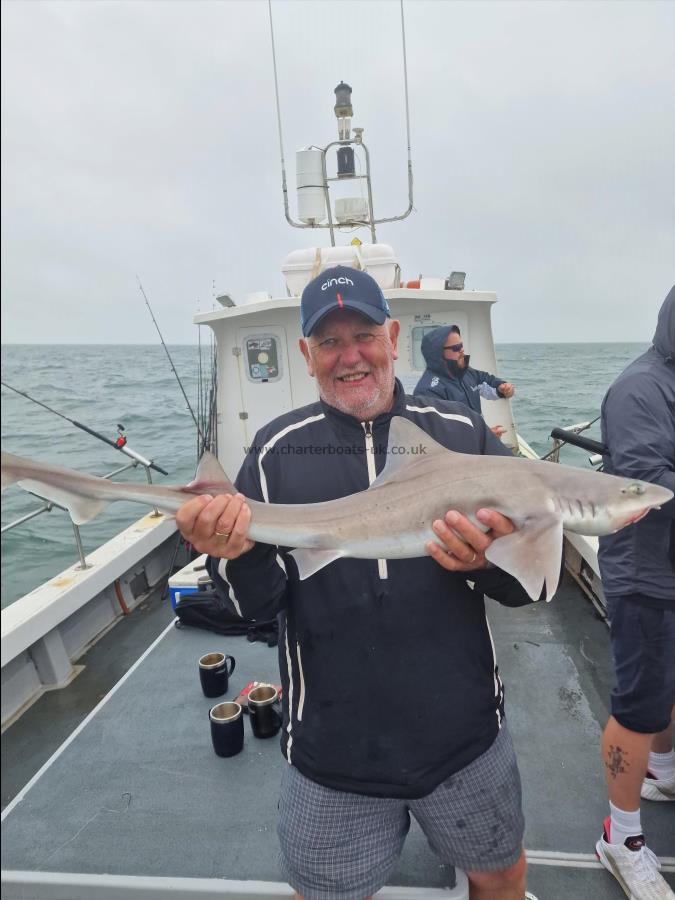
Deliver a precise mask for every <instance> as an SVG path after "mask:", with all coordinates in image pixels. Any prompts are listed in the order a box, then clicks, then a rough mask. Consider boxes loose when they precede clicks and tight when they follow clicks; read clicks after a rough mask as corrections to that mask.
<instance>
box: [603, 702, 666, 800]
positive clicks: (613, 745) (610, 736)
mask: <svg viewBox="0 0 675 900" xmlns="http://www.w3.org/2000/svg"><path fill="white" fill-rule="evenodd" d="M653 739H654V735H653V734H639V733H638V732H636V731H629V730H628V729H627V728H624V727H623V725H619V723H618V722H617V721H616V719H615V718H614V716H610V717H609V721H608V722H607V725H606V727H605V730H604V732H603V735H602V761H603V763H604V767H605V780H606V781H607V792H608V794H609V799H610V800H611V802H612V803H613V804H614V806H617V807H618V808H619V809H623V810H625V811H626V812H635V810H637V809H639V808H640V787H641V785H642V782H643V780H644V777H645V773H646V772H647V761H648V759H649V750H650V748H651V746H652V741H653Z"/></svg>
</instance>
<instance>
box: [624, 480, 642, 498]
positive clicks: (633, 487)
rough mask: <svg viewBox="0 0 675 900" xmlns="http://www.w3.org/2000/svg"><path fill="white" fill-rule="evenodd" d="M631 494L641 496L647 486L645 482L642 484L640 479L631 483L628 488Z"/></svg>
mask: <svg viewBox="0 0 675 900" xmlns="http://www.w3.org/2000/svg"><path fill="white" fill-rule="evenodd" d="M626 490H627V491H628V493H629V494H635V495H636V496H639V495H640V494H644V492H645V488H644V485H643V484H640V482H639V481H634V482H633V484H629V485H628V487H627V488H626Z"/></svg>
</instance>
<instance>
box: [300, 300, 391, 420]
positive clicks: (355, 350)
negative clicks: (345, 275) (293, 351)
mask: <svg viewBox="0 0 675 900" xmlns="http://www.w3.org/2000/svg"><path fill="white" fill-rule="evenodd" d="M398 333H399V323H398V322H396V321H394V320H387V321H386V322H385V323H384V325H376V324H375V323H374V322H371V321H370V320H369V319H367V318H366V317H365V316H362V315H361V314H360V313H357V312H353V311H352V310H347V309H343V310H336V311H335V312H332V313H329V315H327V316H326V317H325V318H324V319H322V320H321V322H320V323H319V324H318V325H317V326H316V328H315V329H314V331H313V332H312V334H311V336H310V337H308V338H307V339H305V340H301V341H300V349H301V351H302V354H303V356H304V357H305V362H306V363H307V371H308V372H309V374H310V375H312V376H313V377H314V378H316V380H317V383H318V386H319V394H320V396H321V399H322V400H323V401H324V402H325V403H328V404H329V405H330V406H334V407H335V408H336V409H339V410H340V412H343V413H346V414H347V415H350V416H354V417H355V418H356V419H358V420H359V421H360V422H366V421H369V420H371V419H374V418H375V417H376V416H379V415H381V414H382V413H384V412H387V411H388V410H390V409H391V407H392V405H393V402H394V381H395V376H394V360H395V359H396V358H397V352H396V341H397V339H398Z"/></svg>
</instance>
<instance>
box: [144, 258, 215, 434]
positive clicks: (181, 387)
mask: <svg viewBox="0 0 675 900" xmlns="http://www.w3.org/2000/svg"><path fill="white" fill-rule="evenodd" d="M136 278H137V279H138V286H139V288H140V289H141V294H143V299H144V300H145V305H146V306H147V307H148V310H149V311H150V316H151V317H152V321H153V322H154V325H155V328H156V329H157V334H158V335H159V339H160V341H161V342H162V347H164V352H165V353H166V355H167V357H168V360H169V363H170V364H171V368H172V369H173V374H174V375H175V376H176V381H177V382H178V387H179V388H180V389H181V391H182V392H183V397H185V402H186V403H187V408H188V409H189V410H190V415H191V416H192V421H193V422H194V423H195V428H196V429H197V434H198V435H199V437H200V438H201V439H202V442H203V441H204V434H203V433H202V430H201V428H200V427H199V422H198V421H197V417H196V416H195V414H194V412H193V411H192V407H191V406H190V401H189V400H188V396H187V394H186V393H185V388H184V387H183V382H182V381H181V380H180V376H179V374H178V372H177V371H176V367H175V366H174V364H173V360H172V359H171V354H170V353H169V348H168V347H167V346H166V344H165V343H164V338H163V337H162V332H161V331H160V330H159V325H158V324H157V319H155V314H154V313H153V311H152V307H151V306H150V301H149V300H148V298H147V295H146V293H145V291H144V290H143V285H142V284H141V279H140V278H139V277H138V275H137V276H136Z"/></svg>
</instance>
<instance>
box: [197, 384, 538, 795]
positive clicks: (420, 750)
mask: <svg viewBox="0 0 675 900" xmlns="http://www.w3.org/2000/svg"><path fill="white" fill-rule="evenodd" d="M393 415H400V416H404V417H405V418H407V419H410V420H411V421H413V422H414V423H415V424H416V425H418V426H419V427H420V428H422V429H423V430H424V431H425V432H427V433H428V434H430V435H431V436H432V437H433V438H434V439H435V440H437V441H438V442H439V443H441V444H443V445H445V446H446V447H449V448H451V449H453V450H458V451H460V452H465V453H478V454H485V453H490V454H501V455H505V454H506V453H507V452H508V451H507V450H506V448H505V447H503V445H502V444H501V443H500V442H499V441H498V440H497V439H496V438H495V437H494V435H493V434H492V433H491V432H490V430H489V429H488V428H487V426H486V425H485V422H484V421H483V419H482V418H481V417H480V416H477V415H476V414H475V413H473V412H471V411H470V410H468V409H467V408H466V406H463V405H459V404H456V403H446V402H443V401H441V400H436V401H430V400H429V399H428V398H417V397H410V396H406V395H405V394H404V392H403V388H402V386H401V385H400V383H399V382H397V384H396V395H395V403H394V407H393V409H392V410H391V412H389V413H386V414H384V415H381V416H378V417H377V418H376V419H375V420H374V422H372V423H365V425H364V424H363V423H360V422H358V421H357V420H356V419H355V418H353V417H351V416H347V415H344V414H343V413H341V412H339V411H338V410H336V409H334V408H332V407H330V406H328V405H327V404H325V403H323V402H317V403H313V404H311V405H309V406H305V407H303V408H302V409H297V410H294V411H293V412H290V413H286V414H284V415H282V416H280V417H279V418H277V419H275V420H274V421H273V422H271V423H270V424H269V425H267V426H266V427H265V428H263V429H261V431H260V432H259V433H258V435H257V436H256V439H255V444H254V446H253V448H252V449H251V451H250V452H249V454H248V455H247V457H246V458H245V460H244V463H243V465H242V468H241V471H240V472H239V476H238V479H237V488H238V490H240V491H241V492H242V493H244V494H245V495H246V496H247V497H251V498H253V499H256V500H264V501H267V502H270V503H313V502H319V501H325V500H334V499H337V498H338V497H344V496H346V495H348V494H353V493H355V492H357V491H363V490H366V488H368V486H369V484H370V483H371V482H372V481H373V480H374V478H375V474H376V473H379V472H380V471H381V470H382V469H383V467H384V464H385V461H386V447H387V439H388V434H389V423H390V420H391V417H392V416H393ZM369 448H372V449H369ZM288 550H289V548H287V547H279V548H277V547H273V546H269V545H266V544H260V543H258V544H256V545H255V546H254V547H253V549H252V550H250V551H249V552H248V553H245V554H243V555H242V556H240V557H239V558H238V559H236V560H232V561H230V562H226V561H224V560H219V559H217V558H211V559H209V561H208V568H209V571H210V573H211V575H212V577H213V578H214V580H215V581H216V583H217V584H218V585H219V586H220V587H221V588H222V590H223V593H224V595H225V596H226V597H227V598H228V602H229V604H230V606H231V608H232V609H233V610H234V611H235V612H237V613H238V614H239V615H242V616H245V617H253V618H260V619H268V618H271V617H272V616H274V615H275V614H278V613H281V616H280V620H281V626H282V628H281V637H280V643H279V666H280V672H281V682H282V685H283V706H284V710H283V712H284V723H283V728H282V741H281V744H282V751H283V753H284V755H285V756H286V758H287V760H288V761H289V762H291V763H292V764H293V765H295V766H296V767H297V768H298V769H299V770H300V771H301V772H302V773H303V774H304V775H306V776H307V777H308V778H311V779H313V780H314V781H317V782H319V783H320V784H324V785H326V786H328V787H331V788H335V789H337V790H345V791H351V792H355V793H361V794H369V795H373V796H385V797H421V796H424V795H426V794H428V793H429V792H430V791H432V790H433V789H434V788H435V787H437V785H438V784H440V783H441V782H442V781H443V780H445V779H446V778H447V777H449V776H450V775H451V774H452V773H453V772H456V771H457V770H458V769H461V768H463V767H464V766H466V765H468V764H469V763H470V762H472V761H473V760H474V759H476V758H477V757H478V756H480V754H482V753H483V752H484V751H485V750H487V749H488V747H490V745H491V744H492V742H493V741H494V739H495V737H496V735H497V733H498V730H499V728H500V725H501V722H502V718H503V714H504V713H503V691H502V685H501V681H500V680H499V676H498V673H497V665H496V660H495V655H494V649H493V645H492V640H491V637H490V631H489V627H488V623H487V619H486V615H485V604H484V593H487V594H488V595H489V596H490V597H493V598H494V599H495V600H497V601H499V602H501V603H504V604H505V605H508V606H520V605H524V604H525V603H528V602H529V598H528V597H527V595H526V593H525V591H524V590H523V589H522V588H521V586H520V584H519V583H518V582H517V581H516V580H515V579H514V578H512V577H511V576H510V575H507V574H506V573H504V572H502V571H501V570H500V569H496V568H493V569H487V570H481V571H477V572H475V573H473V572H472V573H471V576H470V577H471V579H472V580H473V581H475V585H476V589H475V590H472V589H471V588H470V587H469V585H468V584H467V579H466V576H465V575H464V576H463V575H461V574H457V573H452V572H448V571H446V570H445V569H443V568H442V567H441V566H439V565H438V564H437V563H436V562H435V561H434V560H433V559H431V557H422V558H418V559H401V560H386V561H384V560H383V561H381V562H379V561H378V560H367V559H340V560H338V561H336V562H333V563H331V564H330V565H328V566H326V567H325V568H324V569H322V570H320V571H319V572H317V573H316V574H315V575H312V576H311V577H310V578H308V579H306V580H304V581H300V580H299V579H298V575H297V568H296V565H295V561H294V559H293V558H292V557H291V556H290V555H289V552H288Z"/></svg>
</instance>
